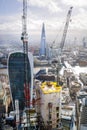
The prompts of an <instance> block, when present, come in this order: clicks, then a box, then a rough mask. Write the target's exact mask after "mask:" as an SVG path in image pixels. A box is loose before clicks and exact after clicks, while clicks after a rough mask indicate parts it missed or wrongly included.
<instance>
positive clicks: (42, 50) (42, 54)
mask: <svg viewBox="0 0 87 130" xmlns="http://www.w3.org/2000/svg"><path fill="white" fill-rule="evenodd" d="M45 56H46V36H45V25H44V23H43V26H42V34H41V44H40V57H45Z"/></svg>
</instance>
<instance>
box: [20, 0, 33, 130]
mask: <svg viewBox="0 0 87 130" xmlns="http://www.w3.org/2000/svg"><path fill="white" fill-rule="evenodd" d="M21 40H22V41H23V51H24V96H25V108H26V112H27V110H28V112H27V114H26V115H27V125H28V124H30V87H31V86H30V85H31V83H30V82H29V80H31V76H29V74H28V69H31V68H30V67H29V65H30V63H29V61H28V34H27V0H23V16H22V36H21ZM30 72H31V70H30ZM29 78H30V79H29ZM29 129H30V127H29V126H27V130H29Z"/></svg>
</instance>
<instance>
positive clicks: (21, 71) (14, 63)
mask: <svg viewBox="0 0 87 130" xmlns="http://www.w3.org/2000/svg"><path fill="white" fill-rule="evenodd" d="M25 58H26V63H27V68H26V69H27V70H25V62H24V59H25ZM31 70H32V71H31ZM25 71H26V72H27V73H26V74H27V79H28V86H29V87H30V88H31V89H30V91H31V92H30V95H25ZM8 73H9V81H10V88H11V93H12V101H13V109H15V106H14V104H15V100H19V110H23V109H24V108H25V105H26V104H25V103H26V98H27V97H28V96H30V101H31V100H32V94H31V93H32V91H33V90H32V86H33V80H32V79H33V57H32V55H31V53H28V56H27V55H26V54H24V53H22V52H15V53H11V54H10V56H9V59H8ZM26 96H27V97H26Z"/></svg>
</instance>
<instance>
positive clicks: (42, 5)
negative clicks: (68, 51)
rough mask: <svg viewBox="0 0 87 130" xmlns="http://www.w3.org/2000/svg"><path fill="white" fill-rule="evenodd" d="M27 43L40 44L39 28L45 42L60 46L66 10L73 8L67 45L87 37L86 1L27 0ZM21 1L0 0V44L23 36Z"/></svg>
mask: <svg viewBox="0 0 87 130" xmlns="http://www.w3.org/2000/svg"><path fill="white" fill-rule="evenodd" d="M27 1H28V11H27V15H28V18H27V26H28V35H29V42H31V43H34V42H38V43H40V39H41V30H42V24H43V22H44V24H45V31H46V41H47V43H52V42H53V41H54V40H56V42H60V40H61V38H62V34H63V29H64V24H65V22H66V16H67V12H68V10H69V8H70V7H71V6H73V10H72V14H71V22H70V24H69V28H68V33H67V38H66V40H67V42H70V41H74V40H75V39H76V40H77V42H79V41H81V40H82V38H83V37H87V0H27ZM22 4H23V3H22V0H0V40H4V39H5V36H6V38H7V37H8V38H9V37H10V36H11V37H10V38H11V39H12V40H15V39H14V38H17V39H18V40H20V37H21V33H22V8H23V6H22Z"/></svg>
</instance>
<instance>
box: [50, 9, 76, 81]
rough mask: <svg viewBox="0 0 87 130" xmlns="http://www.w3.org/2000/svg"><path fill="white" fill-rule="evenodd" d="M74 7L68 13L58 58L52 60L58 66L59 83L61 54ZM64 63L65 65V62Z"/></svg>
mask: <svg viewBox="0 0 87 130" xmlns="http://www.w3.org/2000/svg"><path fill="white" fill-rule="evenodd" d="M72 8H73V7H70V9H69V11H68V13H67V18H66V23H65V26H64V31H63V36H62V39H61V42H60V46H59V48H58V54H57V58H58V59H56V60H53V61H52V64H53V66H54V67H56V71H57V83H58V74H59V70H60V69H61V54H62V50H63V47H64V43H65V39H66V35H67V31H68V26H69V22H70V17H71V13H72ZM62 64H63V65H64V62H63V63H62ZM64 66H65V65H64ZM65 67H66V66H65Z"/></svg>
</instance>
